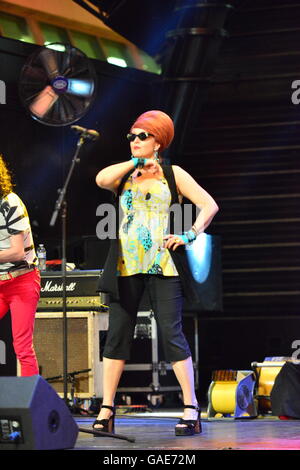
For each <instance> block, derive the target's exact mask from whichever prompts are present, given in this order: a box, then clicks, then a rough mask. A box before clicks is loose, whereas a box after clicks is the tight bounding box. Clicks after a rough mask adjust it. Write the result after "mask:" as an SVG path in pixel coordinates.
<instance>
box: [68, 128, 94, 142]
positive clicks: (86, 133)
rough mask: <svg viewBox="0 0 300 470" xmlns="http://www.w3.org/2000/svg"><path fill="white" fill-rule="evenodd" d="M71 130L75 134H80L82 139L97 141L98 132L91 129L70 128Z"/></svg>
mask: <svg viewBox="0 0 300 470" xmlns="http://www.w3.org/2000/svg"><path fill="white" fill-rule="evenodd" d="M71 129H72V130H73V131H75V132H77V134H81V135H82V136H83V137H86V138H87V139H91V140H97V139H98V137H99V135H100V134H99V132H97V131H94V130H93V129H86V128H85V127H80V126H71Z"/></svg>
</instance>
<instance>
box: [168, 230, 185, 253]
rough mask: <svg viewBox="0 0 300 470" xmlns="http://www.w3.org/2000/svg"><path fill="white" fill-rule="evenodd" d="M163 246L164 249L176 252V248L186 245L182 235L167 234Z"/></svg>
mask: <svg viewBox="0 0 300 470" xmlns="http://www.w3.org/2000/svg"><path fill="white" fill-rule="evenodd" d="M164 240H165V244H164V247H165V248H168V249H169V250H170V249H173V251H174V250H176V248H177V247H178V246H180V245H186V241H185V240H184V235H176V234H173V235H172V234H169V235H166V236H165V237H164Z"/></svg>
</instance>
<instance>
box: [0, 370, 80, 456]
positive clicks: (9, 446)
mask: <svg viewBox="0 0 300 470" xmlns="http://www.w3.org/2000/svg"><path fill="white" fill-rule="evenodd" d="M0 390H1V394H0V450H2V449H3V450H54V449H70V448H72V447H74V444H75V442H76V439H77V435H78V426H77V425H76V423H75V421H74V419H73V417H72V415H71V413H70V411H69V409H68V407H67V405H66V404H65V402H64V401H63V400H62V399H61V398H60V397H59V396H58V395H57V393H56V392H55V391H54V390H53V388H52V387H51V386H50V385H49V384H48V383H47V382H46V381H45V380H44V379H43V378H42V377H40V376H39V375H34V376H31V377H0Z"/></svg>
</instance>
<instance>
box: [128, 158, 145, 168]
mask: <svg viewBox="0 0 300 470" xmlns="http://www.w3.org/2000/svg"><path fill="white" fill-rule="evenodd" d="M131 160H132V161H133V165H134V167H135V168H144V166H145V158H137V157H131Z"/></svg>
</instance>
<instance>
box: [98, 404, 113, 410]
mask: <svg viewBox="0 0 300 470" xmlns="http://www.w3.org/2000/svg"><path fill="white" fill-rule="evenodd" d="M101 408H108V409H109V410H111V411H114V407H113V406H109V405H101Z"/></svg>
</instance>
